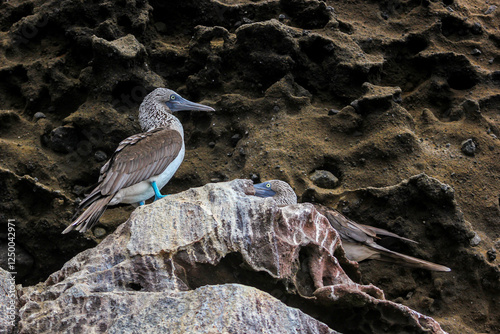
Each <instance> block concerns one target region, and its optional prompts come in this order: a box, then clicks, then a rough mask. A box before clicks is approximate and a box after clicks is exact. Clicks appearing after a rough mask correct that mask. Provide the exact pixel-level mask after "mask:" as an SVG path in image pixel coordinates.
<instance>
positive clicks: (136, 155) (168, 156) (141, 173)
mask: <svg viewBox="0 0 500 334" xmlns="http://www.w3.org/2000/svg"><path fill="white" fill-rule="evenodd" d="M181 148H182V136H181V134H180V133H179V132H178V131H175V130H170V129H162V128H159V129H154V130H151V131H148V132H144V133H139V134H136V135H133V136H130V137H128V138H127V139H124V140H123V141H122V142H121V143H120V144H119V145H118V148H117V149H116V151H115V152H114V153H113V156H112V157H111V159H109V161H108V162H107V163H106V164H105V165H104V166H103V167H102V168H101V175H100V177H99V182H100V185H99V186H98V187H97V189H96V190H99V191H100V193H101V194H102V195H110V194H114V193H116V192H118V191H119V190H120V189H123V188H127V187H130V186H132V185H134V184H137V183H140V182H142V181H145V180H148V179H149V178H151V177H153V176H156V175H159V174H161V173H162V172H163V171H164V170H165V169H166V168H167V166H168V165H169V164H170V163H171V162H172V161H173V160H174V159H175V158H176V157H177V156H178V154H179V152H180V150H181Z"/></svg>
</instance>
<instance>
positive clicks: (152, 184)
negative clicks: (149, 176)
mask: <svg viewBox="0 0 500 334" xmlns="http://www.w3.org/2000/svg"><path fill="white" fill-rule="evenodd" d="M151 187H153V190H154V191H155V201H156V200H159V199H160V198H163V197H165V195H162V194H161V193H160V190H159V189H158V186H157V185H156V181H153V182H151Z"/></svg>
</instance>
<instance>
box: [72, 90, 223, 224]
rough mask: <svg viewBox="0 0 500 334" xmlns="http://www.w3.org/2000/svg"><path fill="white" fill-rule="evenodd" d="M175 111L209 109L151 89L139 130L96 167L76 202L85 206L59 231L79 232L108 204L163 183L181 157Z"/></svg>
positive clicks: (146, 194)
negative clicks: (93, 181) (92, 183)
mask: <svg viewBox="0 0 500 334" xmlns="http://www.w3.org/2000/svg"><path fill="white" fill-rule="evenodd" d="M180 110H204V111H214V109H213V108H211V107H208V106H205V105H202V104H198V103H194V102H191V101H188V100H186V99H184V98H182V97H181V96H180V95H179V94H177V93H176V92H174V91H173V90H170V89H166V88H157V89H155V90H154V91H152V92H151V93H149V94H148V95H147V96H146V97H145V98H144V101H143V102H142V103H141V106H140V107H139V122H140V124H141V128H142V130H143V131H144V132H143V133H139V134H136V135H133V136H130V137H128V138H127V139H125V140H123V141H122V142H121V143H120V144H119V145H118V148H117V149H116V150H115V152H114V153H113V155H112V156H111V158H110V159H109V161H108V162H106V164H105V165H104V166H103V167H102V168H101V174H100V176H99V184H98V185H97V187H96V188H95V189H94V190H93V191H92V192H91V193H90V195H88V196H87V197H86V198H85V199H84V200H83V201H82V202H81V203H80V205H79V209H84V208H87V210H85V211H84V212H83V213H82V214H81V215H80V216H79V217H78V218H77V219H76V220H75V221H74V222H73V223H72V224H71V225H69V226H68V227H67V228H66V229H65V230H64V231H63V232H62V233H63V234H64V233H68V232H70V231H71V230H73V229H76V230H77V231H80V232H82V233H83V232H85V231H87V230H88V229H90V228H91V227H92V226H93V225H94V224H95V223H96V222H97V221H98V220H99V218H100V217H101V215H102V214H103V213H104V211H105V210H106V208H107V207H108V205H116V204H119V203H138V204H144V201H145V200H147V199H149V198H151V197H153V196H155V200H156V199H158V198H161V197H163V195H162V194H161V193H160V189H161V188H163V186H165V185H166V184H167V182H168V181H169V180H170V179H171V178H172V176H173V175H174V173H175V172H176V171H177V169H178V168H179V166H180V164H181V163H182V160H183V159H184V153H185V147H184V129H183V128H182V124H181V122H180V121H179V119H177V117H175V116H174V115H172V113H173V112H176V111H180Z"/></svg>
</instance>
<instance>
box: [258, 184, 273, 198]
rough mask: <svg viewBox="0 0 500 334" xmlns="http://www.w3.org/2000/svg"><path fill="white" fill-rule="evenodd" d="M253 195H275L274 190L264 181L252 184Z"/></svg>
mask: <svg viewBox="0 0 500 334" xmlns="http://www.w3.org/2000/svg"><path fill="white" fill-rule="evenodd" d="M253 187H254V189H255V196H258V197H273V196H274V195H276V192H275V191H273V190H271V188H267V187H266V186H265V183H259V184H254V186H253Z"/></svg>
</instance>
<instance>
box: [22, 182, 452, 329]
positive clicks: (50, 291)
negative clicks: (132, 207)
mask: <svg viewBox="0 0 500 334" xmlns="http://www.w3.org/2000/svg"><path fill="white" fill-rule="evenodd" d="M252 193H253V186H252V182H251V181H250V180H235V181H232V182H226V183H218V184H208V185H206V186H204V187H202V188H193V189H190V190H188V191H185V192H182V193H179V194H176V195H170V196H168V197H166V198H164V199H162V200H161V201H157V202H155V203H153V204H151V205H147V206H143V207H140V208H138V209H137V210H136V211H135V212H134V213H133V214H132V217H131V218H130V219H129V220H128V221H127V222H126V223H124V224H123V225H121V226H120V227H119V228H118V229H117V230H116V231H115V232H114V233H113V234H112V235H110V236H109V237H107V238H106V239H105V240H104V241H103V242H101V243H100V244H99V245H98V246H97V247H95V248H92V249H89V250H86V251H85V252H82V253H81V254H79V255H77V256H76V257H75V258H73V259H72V260H70V261H69V262H67V263H66V264H65V265H64V267H63V268H62V269H61V270H60V271H58V272H55V273H54V274H52V275H51V276H50V277H49V279H48V280H47V281H46V282H45V283H43V284H39V285H37V286H34V287H27V288H24V289H23V290H22V292H21V297H20V306H21V309H20V311H19V315H20V322H19V332H20V333H35V332H36V333H54V332H75V331H79V332H92V331H108V332H110V333H121V332H126V333H128V332H130V333H132V332H135V331H138V332H152V333H161V332H164V331H171V332H173V333H185V332H189V333H208V332H211V331H212V332H213V331H214V330H215V331H217V332H220V333H237V332H238V333H242V332H244V333H252V332H256V333H257V332H259V333H260V332H268V333H284V332H286V333H289V332H290V333H304V332H306V333H331V332H333V331H332V330H331V329H329V327H328V326H330V328H333V329H335V330H339V331H343V330H348V331H353V330H354V331H356V332H358V333H377V332H382V331H390V332H394V333H396V332H401V331H402V330H405V331H407V332H414V333H420V332H424V331H428V332H431V333H444V332H443V331H442V330H441V328H440V326H439V324H438V323H437V322H435V321H434V320H433V319H432V318H430V317H426V316H424V315H422V314H419V313H418V312H415V311H412V310H410V309H409V308H407V307H405V306H403V305H398V304H395V303H393V302H391V301H387V300H385V299H384V295H383V292H382V291H381V290H380V289H378V288H376V287H375V286H373V285H359V284H357V283H355V282H354V281H352V280H351V279H350V278H349V276H348V275H347V274H346V272H345V271H344V269H343V268H342V266H344V267H345V268H347V269H348V270H350V271H355V270H356V266H355V264H354V263H351V262H349V261H348V260H347V259H346V258H345V257H344V255H343V251H342V249H341V247H340V242H339V237H338V234H337V233H336V231H335V230H334V229H332V228H331V226H330V224H329V223H328V220H327V219H326V218H325V217H324V216H322V215H320V214H319V213H318V212H317V211H316V210H315V209H314V207H313V206H312V205H310V204H298V205H293V206H288V207H284V208H279V207H277V205H276V203H275V202H274V201H273V200H272V199H266V200H262V199H260V198H258V197H254V196H250V195H249V194H252ZM341 265H342V266H341ZM231 283H246V284H249V285H251V284H253V285H255V286H256V287H258V288H261V289H263V290H268V291H269V292H270V293H272V292H273V291H275V289H276V287H278V286H283V287H284V291H285V292H284V294H283V295H282V296H280V297H281V298H282V299H284V300H285V301H286V300H287V299H288V301H289V302H290V304H298V305H300V304H302V306H301V307H300V306H299V307H300V308H302V309H303V311H304V312H306V313H307V312H310V313H312V314H314V313H315V311H314V308H319V307H326V308H327V309H329V311H327V312H324V314H326V315H328V317H325V318H324V319H322V320H324V321H325V322H326V323H327V324H328V326H327V325H325V324H323V323H321V322H319V321H318V320H315V319H313V318H312V317H310V316H308V315H306V314H304V313H303V312H302V311H299V310H297V309H293V308H290V307H287V306H285V304H283V303H282V302H280V301H279V300H278V299H276V298H274V297H271V296H270V295H269V294H267V293H264V292H261V291H259V290H257V289H254V288H250V287H247V286H241V285H237V284H236V285H235V284H231ZM205 284H208V285H206V286H203V287H200V286H201V285H205ZM347 315H349V316H350V320H347V319H348V317H346V316H347ZM319 317H322V316H319ZM323 317H324V316H323ZM359 317H361V318H362V319H363V321H362V322H360V321H359Z"/></svg>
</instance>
